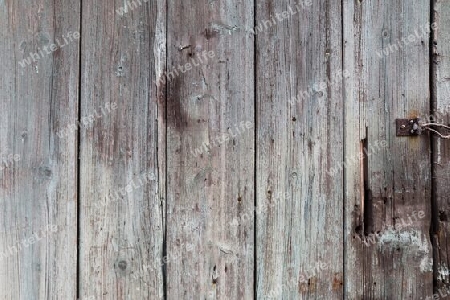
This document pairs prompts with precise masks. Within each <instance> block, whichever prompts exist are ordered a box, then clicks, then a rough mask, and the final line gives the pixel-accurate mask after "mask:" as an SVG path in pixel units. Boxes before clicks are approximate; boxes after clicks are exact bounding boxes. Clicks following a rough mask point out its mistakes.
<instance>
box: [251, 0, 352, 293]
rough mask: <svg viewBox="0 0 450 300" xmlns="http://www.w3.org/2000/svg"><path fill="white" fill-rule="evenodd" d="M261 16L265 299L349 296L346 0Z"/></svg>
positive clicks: (275, 9) (264, 10)
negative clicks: (345, 289) (343, 162)
mask: <svg viewBox="0 0 450 300" xmlns="http://www.w3.org/2000/svg"><path fill="white" fill-rule="evenodd" d="M284 11H286V12H287V13H285V14H284V15H283V12H284ZM256 16H257V18H256V24H257V26H261V29H262V30H261V31H260V32H258V33H257V35H256V40H257V43H256V45H257V59H256V68H257V90H256V94H257V112H256V114H257V116H256V118H257V120H258V122H257V141H258V143H257V161H256V176H257V177H256V178H257V206H258V207H259V209H258V210H257V212H258V213H257V216H256V220H257V227H256V228H257V229H256V230H257V241H256V244H257V253H256V262H257V263H256V265H257V278H256V279H257V286H256V289H257V295H258V299H267V297H272V298H273V299H309V298H313V299H342V295H343V289H342V287H343V284H342V282H343V276H344V275H343V243H342V240H343V231H342V228H343V219H342V216H343V194H342V186H343V181H342V179H343V177H342V170H338V171H337V172H336V173H333V174H329V173H328V171H330V170H332V169H336V170H337V169H338V168H339V167H340V161H341V160H342V157H343V131H342V130H341V128H343V105H342V89H341V87H342V79H341V78H342V77H341V76H342V45H341V42H342V36H341V31H340V30H335V29H338V28H339V27H340V24H341V20H340V16H341V3H340V2H339V1H331V0H321V1H312V2H311V1H301V4H298V2H296V1H288V2H275V1H257V13H256Z"/></svg>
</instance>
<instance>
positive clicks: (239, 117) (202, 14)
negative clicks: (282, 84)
mask: <svg viewBox="0 0 450 300" xmlns="http://www.w3.org/2000/svg"><path fill="white" fill-rule="evenodd" d="M168 9H169V12H168V19H169V20H170V22H169V25H168V34H167V39H168V43H167V49H168V64H167V70H168V72H172V73H175V71H174V69H179V67H181V68H182V69H183V70H184V71H181V69H179V70H178V74H176V73H175V74H170V73H167V74H166V75H167V76H166V77H168V78H163V79H162V80H163V81H165V82H167V90H168V98H167V109H168V111H167V138H168V148H167V160H168V161H167V170H168V176H167V256H168V257H169V258H171V259H170V260H169V261H168V268H167V299H252V298H253V294H254V289H253V281H254V277H253V272H254V260H253V258H254V256H253V251H254V250H253V249H254V217H253V215H254V213H253V207H254V124H253V122H254V75H253V74H254V48H253V47H254V40H253V37H252V36H249V35H248V34H247V33H246V31H245V30H246V28H250V27H251V26H252V24H253V13H254V12H253V3H252V1H250V2H249V1H247V2H238V1H231V0H224V1H209V0H201V1H194V0H186V1H170V2H169V3H168ZM205 53H209V54H210V56H207V55H206V54H205ZM206 56H207V57H206ZM188 63H189V64H190V65H187V64H188ZM247 125H249V126H247ZM200 152H201V153H200Z"/></svg>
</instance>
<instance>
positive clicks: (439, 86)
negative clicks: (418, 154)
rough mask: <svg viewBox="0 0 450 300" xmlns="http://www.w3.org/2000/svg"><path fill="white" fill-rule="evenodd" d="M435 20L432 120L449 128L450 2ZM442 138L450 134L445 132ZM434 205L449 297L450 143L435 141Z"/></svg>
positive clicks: (440, 4) (442, 281)
mask: <svg viewBox="0 0 450 300" xmlns="http://www.w3.org/2000/svg"><path fill="white" fill-rule="evenodd" d="M434 16H435V21H436V25H437V29H436V31H435V34H434V36H433V38H434V40H433V44H434V57H433V64H434V68H433V70H434V73H433V82H434V91H435V99H434V100H435V101H436V102H435V103H434V108H435V110H434V111H433V114H432V115H433V116H434V117H435V118H434V119H435V121H436V122H437V123H441V124H446V125H449V124H450V59H449V56H450V31H449V28H450V1H447V0H439V1H436V2H435V7H434ZM441 132H442V133H443V134H449V133H450V131H448V130H447V131H446V130H442V131H441ZM433 153H434V157H433V163H434V174H433V177H434V180H435V185H434V188H435V191H434V195H435V205H436V215H435V217H436V218H437V220H436V221H438V223H437V226H436V227H437V228H436V229H437V231H436V232H435V233H436V234H437V235H436V238H437V239H436V243H435V253H436V254H437V256H436V257H435V264H434V265H435V272H436V273H435V276H436V277H435V280H436V282H437V288H438V291H436V292H437V293H438V294H439V293H440V294H444V295H448V294H450V273H449V266H450V224H449V217H450V184H449V182H450V176H449V174H450V140H442V139H435V140H434V148H433Z"/></svg>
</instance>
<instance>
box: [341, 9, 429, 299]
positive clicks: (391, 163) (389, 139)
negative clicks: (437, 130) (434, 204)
mask: <svg viewBox="0 0 450 300" xmlns="http://www.w3.org/2000/svg"><path fill="white" fill-rule="evenodd" d="M429 18H430V3H429V1H425V0H421V1H416V2H415V3H414V5H410V3H406V2H404V1H394V0H392V1H376V0H368V1H353V0H344V19H343V22H344V23H343V24H344V68H345V69H347V70H348V71H349V73H350V74H352V76H351V77H350V78H348V79H347V80H345V96H344V98H345V104H346V106H345V115H346V117H345V137H346V141H345V149H346V151H345V159H346V161H354V162H355V163H353V164H349V165H348V166H347V168H346V172H345V199H346V203H345V234H344V237H345V245H346V248H345V251H346V256H345V274H346V276H345V278H346V280H345V290H346V299H421V298H425V297H426V296H429V295H431V294H432V287H433V283H432V246H431V243H430V238H429V230H430V219H431V210H430V207H431V192H430V191H431V174H430V169H431V166H430V156H429V151H430V147H429V138H428V137H427V136H426V135H423V136H421V137H396V134H395V119H396V118H412V117H418V116H421V115H423V114H427V113H428V111H429V106H430V96H429V34H428V32H429V28H430V24H429V21H430V20H429ZM427 28H428V30H427ZM364 148H366V149H367V150H364ZM366 151H367V154H364V153H365V152H366ZM361 156H362V157H364V156H365V157H366V158H365V159H363V160H360V159H359V158H360V157H361Z"/></svg>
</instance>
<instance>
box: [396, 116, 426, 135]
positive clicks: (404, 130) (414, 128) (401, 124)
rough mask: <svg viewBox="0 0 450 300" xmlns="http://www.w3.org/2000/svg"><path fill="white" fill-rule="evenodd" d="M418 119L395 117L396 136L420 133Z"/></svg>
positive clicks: (420, 128)
mask: <svg viewBox="0 0 450 300" xmlns="http://www.w3.org/2000/svg"><path fill="white" fill-rule="evenodd" d="M419 122H420V119H419V118H416V119H396V120H395V123H396V125H397V136H415V135H421V134H422V127H421V126H420V124H419Z"/></svg>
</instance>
